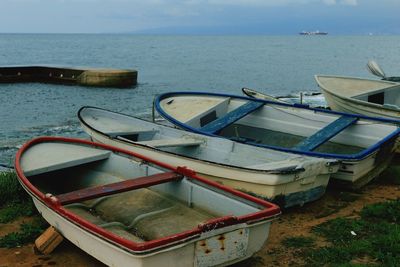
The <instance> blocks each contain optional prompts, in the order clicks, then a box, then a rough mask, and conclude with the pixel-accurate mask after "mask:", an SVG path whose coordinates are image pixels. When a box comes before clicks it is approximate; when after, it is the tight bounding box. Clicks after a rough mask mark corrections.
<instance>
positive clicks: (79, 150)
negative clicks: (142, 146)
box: [21, 143, 111, 176]
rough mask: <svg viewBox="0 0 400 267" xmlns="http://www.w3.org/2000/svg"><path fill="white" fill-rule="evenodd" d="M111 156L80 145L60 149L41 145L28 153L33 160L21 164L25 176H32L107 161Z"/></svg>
mask: <svg viewBox="0 0 400 267" xmlns="http://www.w3.org/2000/svg"><path fill="white" fill-rule="evenodd" d="M61 149H62V150H61ZM55 151H57V153H55ZM110 154H111V152H110V151H107V150H102V149H96V148H89V147H84V146H79V145H70V146H67V147H66V146H62V147H60V145H59V144H57V143H41V144H38V145H36V146H34V147H33V148H31V149H29V150H28V151H27V152H26V157H25V158H30V159H33V160H30V161H25V160H22V162H21V164H22V168H23V170H24V174H25V176H32V175H38V174H42V173H46V172H51V171H56V170H61V169H65V168H70V167H74V166H79V165H82V164H86V163H90V162H95V161H99V160H103V159H107V158H109V157H110ZM47 155H51V156H47Z"/></svg>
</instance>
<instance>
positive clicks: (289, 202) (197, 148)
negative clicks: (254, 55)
mask: <svg viewBox="0 0 400 267" xmlns="http://www.w3.org/2000/svg"><path fill="white" fill-rule="evenodd" d="M78 118H79V120H80V122H81V126H82V128H83V129H84V131H85V132H87V133H88V134H89V135H90V136H91V138H92V140H94V141H97V142H100V143H104V144H108V145H113V146H116V147H119V148H123V149H127V150H130V151H134V152H137V153H140V154H143V155H146V156H148V157H153V158H157V159H159V160H162V161H163V162H166V163H168V164H170V165H173V166H180V165H184V166H188V167H189V168H191V169H194V170H196V172H197V173H198V174H199V175H202V176H203V177H206V178H208V179H212V180H214V181H217V182H219V183H222V184H224V185H227V186H230V187H233V188H236V189H239V190H241V191H244V192H247V193H250V194H252V195H256V196H258V197H262V198H264V199H269V200H272V201H274V202H276V203H278V204H279V205H281V206H282V207H290V206H295V205H303V204H304V203H307V202H309V201H313V200H316V199H318V198H320V197H321V196H322V195H323V194H324V192H325V188H326V186H327V184H328V182H329V178H330V176H331V174H332V173H335V172H336V171H337V169H338V162H337V161H336V160H332V159H318V158H313V157H306V156H300V155H295V154H289V153H284V152H279V151H274V150H269V149H264V148H257V147H253V146H249V145H246V144H240V143H236V142H233V141H231V140H227V139H222V138H217V137H209V136H204V135H199V134H195V133H190V132H187V131H183V130H180V129H176V128H172V127H168V126H164V125H160V124H155V123H152V122H149V121H145V120H142V119H139V118H135V117H132V116H128V115H125V114H120V113H116V112H112V111H108V110H104V109H100V108H94V107H83V108H81V109H80V110H79V112H78Z"/></svg>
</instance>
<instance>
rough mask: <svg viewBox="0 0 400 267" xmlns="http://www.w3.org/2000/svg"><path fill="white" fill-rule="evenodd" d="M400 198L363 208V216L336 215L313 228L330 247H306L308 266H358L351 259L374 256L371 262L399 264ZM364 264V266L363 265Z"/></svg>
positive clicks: (386, 264)
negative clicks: (337, 216) (338, 216)
mask: <svg viewBox="0 0 400 267" xmlns="http://www.w3.org/2000/svg"><path fill="white" fill-rule="evenodd" d="M399 220H400V201H399V200H396V201H388V202H384V203H377V204H373V205H368V206H366V207H364V208H363V209H362V211H361V218H359V219H349V218H336V219H333V220H330V221H327V222H325V223H323V224H320V225H318V226H316V227H314V228H313V230H312V231H313V232H314V233H315V234H317V235H319V236H322V237H324V238H325V239H326V240H327V241H329V242H330V243H331V245H330V246H326V247H321V248H315V249H311V250H307V251H305V253H304V256H305V258H306V262H307V265H309V266H359V265H358V264H352V263H351V262H352V261H354V260H357V259H359V258H368V259H371V265H375V264H379V265H381V266H382V265H383V266H400V225H399V223H398V222H399ZM364 266H365V265H364Z"/></svg>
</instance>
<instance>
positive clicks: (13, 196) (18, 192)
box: [0, 172, 37, 223]
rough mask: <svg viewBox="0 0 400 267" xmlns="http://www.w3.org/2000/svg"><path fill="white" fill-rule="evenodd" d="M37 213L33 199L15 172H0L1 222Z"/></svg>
mask: <svg viewBox="0 0 400 267" xmlns="http://www.w3.org/2000/svg"><path fill="white" fill-rule="evenodd" d="M35 214H37V211H36V209H35V207H34V205H33V202H32V199H31V198H30V197H29V195H28V194H27V193H26V192H25V191H24V189H23V188H22V186H21V185H20V184H19V182H18V179H17V176H16V174H15V172H2V173H0V223H8V222H11V221H13V220H15V219H16V218H18V217H20V216H32V215H35Z"/></svg>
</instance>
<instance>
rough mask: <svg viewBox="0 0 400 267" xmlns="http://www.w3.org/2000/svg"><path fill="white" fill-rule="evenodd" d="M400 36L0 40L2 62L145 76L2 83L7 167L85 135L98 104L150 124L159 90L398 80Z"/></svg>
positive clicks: (280, 89) (0, 130)
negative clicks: (51, 140)
mask: <svg viewBox="0 0 400 267" xmlns="http://www.w3.org/2000/svg"><path fill="white" fill-rule="evenodd" d="M399 51H400V36H138V35H82V34H77V35H43V34H42V35H31V34H25V35H20V34H0V62H1V63H0V65H33V64H56V65H71V66H91V67H107V68H133V69H137V70H138V71H139V80H138V82H139V84H138V85H137V86H136V87H135V88H131V89H108V88H85V87H77V86H62V85H50V84H39V83H31V84H0V118H1V120H0V163H2V164H11V163H12V157H13V155H14V153H15V151H16V149H17V147H18V146H19V145H21V144H22V143H23V142H24V141H26V140H28V139H30V138H32V137H35V136H42V135H64V136H78V137H85V134H84V133H83V132H82V130H81V129H80V128H79V123H78V120H77V118H76V112H77V110H78V109H79V108H80V107H81V106H83V105H92V106H98V107H103V108H107V109H111V110H114V111H119V112H123V113H128V114H132V115H135V116H139V117H144V118H149V117H150V114H151V104H152V99H153V97H154V96H155V95H156V94H160V93H163V92H168V91H176V90H201V91H212V92H226V93H234V94H240V93H241V92H240V89H241V87H244V86H247V87H250V88H254V89H258V90H260V91H263V92H267V93H270V94H275V95H285V94H290V93H294V92H298V91H313V90H318V88H317V86H316V84H315V82H314V79H313V75H314V74H332V75H348V76H360V77H370V78H372V76H371V75H370V74H368V73H367V71H366V68H365V64H366V63H367V61H368V60H369V59H375V60H377V61H378V63H380V64H381V65H382V66H383V67H384V69H385V70H386V72H387V74H389V75H400V53H399Z"/></svg>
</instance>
